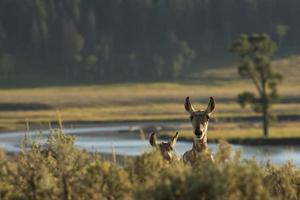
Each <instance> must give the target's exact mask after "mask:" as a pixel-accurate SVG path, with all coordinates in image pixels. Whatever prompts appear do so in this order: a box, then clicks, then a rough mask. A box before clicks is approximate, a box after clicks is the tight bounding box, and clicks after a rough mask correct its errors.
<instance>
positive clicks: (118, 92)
mask: <svg viewBox="0 0 300 200" xmlns="http://www.w3.org/2000/svg"><path fill="white" fill-rule="evenodd" d="M299 64H300V56H298V57H291V58H287V59H281V60H278V61H275V62H274V67H275V69H276V70H278V71H280V72H282V73H283V75H284V77H285V79H284V81H283V83H282V84H281V85H280V87H279V93H280V95H281V96H282V97H283V98H284V99H299V98H300V94H299V92H298V91H300V81H299V80H298V77H300V65H299ZM202 72H203V73H201V74H194V76H195V77H197V76H198V78H199V80H200V81H199V82H191V83H187V82H185V83H151V84H112V85H102V86H98V85H94V86H77V87H76V86H73V87H43V88H27V89H1V90H0V95H1V99H0V105H1V104H28V103H33V104H35V103H39V104H43V105H46V106H48V107H50V108H51V109H44V110H35V111H34V110H28V111H20V110H19V111H18V110H11V111H0V129H16V128H23V126H24V125H23V124H25V121H30V122H48V121H56V120H57V111H56V110H57V109H58V110H59V111H60V113H61V115H62V118H63V120H64V121H74V120H75V121H127V120H168V119H184V118H186V113H185V111H184V109H183V102H184V99H185V97H186V96H191V99H192V101H193V102H194V103H195V104H196V107H197V108H199V109H200V108H204V107H206V104H207V101H208V97H209V96H214V97H215V99H216V101H217V110H216V112H215V116H217V117H222V116H223V117H224V116H249V115H255V113H253V112H252V111H251V110H250V109H249V108H247V109H241V108H240V106H239V105H238V104H237V103H236V102H235V99H236V96H237V94H238V93H240V92H242V91H245V90H250V91H251V90H253V89H254V87H253V86H252V84H251V82H249V81H245V80H240V79H239V77H238V75H237V73H236V67H235V66H231V67H224V68H220V69H210V70H204V71H202ZM296 102H297V101H296ZM273 110H274V112H275V113H276V114H300V104H299V103H289V104H283V103H281V104H277V105H275V106H274V107H273Z"/></svg>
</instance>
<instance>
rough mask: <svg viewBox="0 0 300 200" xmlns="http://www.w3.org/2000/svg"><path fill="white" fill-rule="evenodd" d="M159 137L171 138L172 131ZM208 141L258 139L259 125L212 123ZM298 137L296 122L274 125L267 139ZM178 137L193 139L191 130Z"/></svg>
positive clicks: (299, 132) (184, 130)
mask: <svg viewBox="0 0 300 200" xmlns="http://www.w3.org/2000/svg"><path fill="white" fill-rule="evenodd" d="M161 135H164V136H170V137H171V136H173V135H174V131H168V132H162V133H161ZM207 135H208V139H213V140H215V139H217V140H218V139H231V138H260V137H262V135H263V133H262V127H261V124H259V123H213V124H210V125H209V130H208V132H207ZM299 136H300V127H299V123H297V122H284V123H281V122H279V123H274V124H273V125H272V126H271V127H270V132H269V138H291V137H299ZM179 137H180V138H184V139H192V138H194V134H193V131H192V129H190V128H188V129H183V130H180V131H179Z"/></svg>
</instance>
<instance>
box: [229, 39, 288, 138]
mask: <svg viewBox="0 0 300 200" xmlns="http://www.w3.org/2000/svg"><path fill="white" fill-rule="evenodd" d="M276 50H277V46H276V44H275V42H274V41H272V39H271V38H270V36H269V35H267V34H252V35H246V34H243V35H241V36H240V38H239V39H238V40H236V41H235V42H233V44H232V46H231V48H230V51H231V52H232V53H235V54H237V55H238V56H239V57H240V58H241V64H240V66H239V67H238V73H239V75H240V76H241V77H242V78H247V79H251V81H252V82H253V84H254V85H255V87H256V91H257V93H252V92H243V93H241V94H239V95H238V102H239V104H240V105H241V106H242V107H245V106H246V105H247V104H248V105H250V106H251V107H252V108H253V110H254V111H255V112H258V113H261V114H262V122H263V133H264V136H265V137H267V136H268V134H269V123H270V120H271V119H272V118H273V117H272V115H271V113H270V106H271V104H272V103H274V102H275V101H276V100H277V99H278V93H277V84H278V83H279V82H280V81H281V79H282V76H281V74H279V73H276V72H273V71H272V68H271V57H272V55H273V53H274V52H275V51H276Z"/></svg>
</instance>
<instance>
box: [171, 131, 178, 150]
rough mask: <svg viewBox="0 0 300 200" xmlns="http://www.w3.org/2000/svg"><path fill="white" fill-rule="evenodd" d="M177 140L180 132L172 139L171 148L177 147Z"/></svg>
mask: <svg viewBox="0 0 300 200" xmlns="http://www.w3.org/2000/svg"><path fill="white" fill-rule="evenodd" d="M177 139H178V132H176V133H175V135H174V137H173V138H172V139H171V142H170V144H171V147H174V146H175V145H176V142H177Z"/></svg>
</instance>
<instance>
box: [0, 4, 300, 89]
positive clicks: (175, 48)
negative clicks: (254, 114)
mask: <svg viewBox="0 0 300 200" xmlns="http://www.w3.org/2000/svg"><path fill="white" fill-rule="evenodd" d="M299 17H300V1H299V0H226V1H218V0H84V1H83V0H22V1H20V0H0V74H1V75H0V82H1V83H14V82H16V80H18V81H17V82H18V83H20V82H21V83H22V84H24V83H26V82H30V81H32V80H34V81H37V82H43V81H45V82H47V80H50V81H52V82H55V81H65V82H76V83H78V82H92V83H104V82H123V81H126V82H135V81H138V82H141V81H142V82H144V81H146V82H147V81H176V80H178V79H179V80H180V79H185V78H188V74H190V73H192V72H194V71H200V70H201V69H202V68H204V67H212V66H216V65H220V64H222V63H224V62H226V61H228V60H229V61H230V60H232V59H234V56H233V55H230V54H229V52H228V49H229V47H230V45H231V43H232V42H233V41H234V40H235V39H236V38H237V37H239V35H240V34H242V33H253V32H257V33H267V34H269V35H270V36H271V37H272V38H273V40H275V41H276V42H277V44H278V46H279V49H280V52H279V53H288V54H291V53H295V52H296V51H297V50H298V49H299V46H300V39H299V37H298V36H299V34H300V26H299V22H298V19H299ZM49 77H51V79H49Z"/></svg>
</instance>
